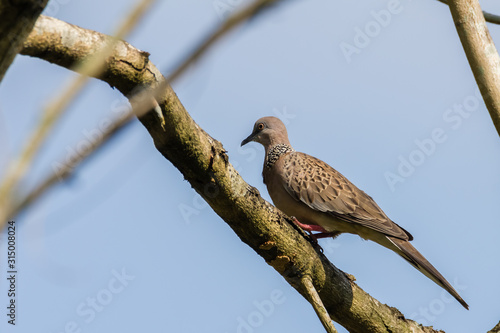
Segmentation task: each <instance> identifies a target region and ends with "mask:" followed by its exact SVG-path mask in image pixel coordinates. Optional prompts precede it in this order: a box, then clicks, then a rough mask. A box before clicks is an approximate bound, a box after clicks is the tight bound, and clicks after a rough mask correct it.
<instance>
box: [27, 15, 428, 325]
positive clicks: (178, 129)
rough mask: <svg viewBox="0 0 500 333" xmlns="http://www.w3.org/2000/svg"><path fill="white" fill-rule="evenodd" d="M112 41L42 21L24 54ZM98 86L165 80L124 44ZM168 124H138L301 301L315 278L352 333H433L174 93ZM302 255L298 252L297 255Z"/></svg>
mask: <svg viewBox="0 0 500 333" xmlns="http://www.w3.org/2000/svg"><path fill="white" fill-rule="evenodd" d="M107 38H108V37H107V36H105V35H102V34H100V33H97V32H94V31H90V30H85V29H82V28H79V27H76V26H73V25H70V24H67V23H64V22H61V21H59V20H56V19H53V18H47V17H41V18H40V20H39V21H38V22H37V24H36V27H35V29H34V30H33V32H32V34H31V35H30V36H29V38H28V39H27V41H26V43H25V48H24V49H23V50H22V53H23V54H26V55H31V56H35V57H39V58H42V59H45V60H48V61H50V62H52V63H55V64H58V65H60V66H64V67H70V66H71V65H72V64H73V63H74V62H75V61H76V60H78V59H80V58H82V57H85V56H87V55H88V54H91V53H93V52H95V50H97V49H98V48H99V47H100V46H101V44H102V43H105V42H106V40H107ZM107 64H108V67H107V69H106V71H105V73H104V74H103V75H101V76H100V79H101V80H103V81H106V82H108V83H109V84H110V85H111V86H113V87H116V88H117V89H119V90H120V91H121V92H122V93H123V94H124V95H126V96H130V95H131V94H133V92H134V89H135V88H136V87H138V86H143V87H144V86H146V87H152V88H153V87H155V86H157V85H158V84H160V83H161V82H164V78H163V76H162V75H161V73H160V72H159V71H158V69H157V68H156V67H155V66H154V65H153V64H151V63H150V62H149V60H148V55H147V53H145V52H142V51H139V50H137V49H135V48H133V47H132V46H131V45H129V44H127V43H125V42H123V43H119V44H118V45H117V47H116V50H115V52H114V54H113V55H112V57H111V58H110V59H109V61H108V63H107ZM157 101H158V104H159V105H160V107H161V109H162V113H163V116H164V118H165V124H164V125H163V126H162V124H161V120H160V118H159V117H158V116H157V115H156V114H155V113H154V112H150V113H148V114H146V115H145V116H143V117H141V119H140V121H141V122H142V123H143V125H144V126H145V127H146V128H147V130H148V131H149V133H150V135H151V136H152V138H153V140H154V143H155V146H156V148H157V149H158V150H159V151H160V153H161V154H163V156H165V157H166V158H167V159H168V160H169V161H170V162H171V163H172V164H173V165H174V166H175V167H176V168H177V169H178V170H179V171H180V172H181V173H182V174H183V176H184V177H185V179H186V180H188V181H189V182H190V184H191V186H192V187H193V188H194V189H195V190H196V191H197V192H198V193H199V194H200V195H201V196H202V197H203V198H204V199H205V200H206V201H207V202H208V203H209V204H210V206H211V207H212V208H213V209H214V211H215V212H216V213H217V214H218V215H219V216H220V217H221V218H222V219H224V221H226V223H228V224H229V226H230V227H231V228H232V229H233V230H234V231H235V233H236V234H237V235H238V237H240V238H241V240H242V241H243V242H245V243H246V244H248V245H249V246H250V247H252V248H253V249H254V250H255V251H256V252H257V253H258V254H259V255H260V256H262V257H263V258H264V259H265V260H266V262H267V263H268V264H269V265H271V266H272V267H274V268H275V269H276V271H278V272H279V273H280V274H281V275H282V276H283V277H284V278H285V279H286V280H287V281H288V283H290V284H291V285H292V286H293V287H294V288H296V289H297V291H299V292H300V293H301V294H302V295H303V296H304V297H306V298H307V296H306V295H305V294H304V291H303V288H302V282H301V277H303V276H306V275H308V276H310V277H311V281H312V283H313V284H314V288H315V289H316V290H318V293H319V296H320V297H321V300H322V302H323V304H324V306H325V308H326V309H327V311H328V313H329V315H330V316H331V318H332V319H333V320H335V321H337V322H338V323H340V324H341V325H343V326H344V327H346V328H347V329H348V330H349V331H351V332H387V331H393V332H435V331H434V330H432V328H429V327H422V326H421V325H419V324H417V323H415V322H414V321H411V320H406V319H405V318H404V316H403V315H402V314H401V313H400V312H399V311H398V310H396V309H394V308H391V307H388V306H386V305H383V304H381V303H380V302H378V301H377V300H376V299H374V298H372V297H371V296H370V295H368V294H367V293H366V292H364V291H363V290H362V289H361V288H359V287H358V286H357V285H356V284H355V283H354V282H352V281H351V280H349V279H348V278H347V277H346V275H345V274H344V273H343V272H342V271H340V270H339V269H337V268H336V267H335V266H333V265H332V264H331V263H330V262H329V261H328V259H327V258H326V257H325V256H324V255H322V254H321V253H318V252H317V251H316V250H315V249H314V248H313V246H311V244H310V242H309V241H308V240H307V239H306V238H305V237H304V235H303V234H301V233H300V232H299V231H298V230H297V229H296V228H295V227H294V225H293V223H290V222H291V220H290V219H289V218H288V217H286V216H285V215H283V213H281V212H280V211H278V210H277V209H276V208H274V207H273V206H272V205H271V204H269V203H268V202H266V201H265V200H263V199H262V198H261V197H260V195H259V193H258V191H257V189H255V188H253V187H252V186H250V185H248V184H247V183H246V182H245V181H244V180H243V179H242V178H241V177H240V175H239V174H238V172H237V171H236V170H235V169H234V168H233V166H232V165H231V164H230V163H229V162H228V156H227V155H226V151H225V150H224V148H223V146H222V144H221V143H220V142H218V141H217V140H215V139H213V138H212V137H211V136H209V135H208V134H207V133H206V132H205V131H203V129H201V128H200V127H199V126H198V125H197V124H196V123H195V122H194V120H193V119H192V118H191V117H190V116H189V114H188V113H187V111H186V110H185V109H184V107H183V106H182V104H181V102H180V101H179V99H178V98H177V96H176V95H175V93H174V92H173V90H172V89H171V88H170V87H167V89H166V91H165V92H164V94H163V95H162V96H161V98H159V99H157ZM298 249H300V250H298Z"/></svg>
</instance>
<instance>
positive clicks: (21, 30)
mask: <svg viewBox="0 0 500 333" xmlns="http://www.w3.org/2000/svg"><path fill="white" fill-rule="evenodd" d="M47 2H48V0H10V1H9V0H0V36H3V37H2V38H0V82H2V80H3V77H4V75H5V72H6V71H7V69H8V68H9V66H10V64H11V63H12V61H14V58H15V56H16V54H17V53H18V52H19V50H21V48H22V47H23V42H24V39H25V38H26V37H27V36H28V34H29V33H30V32H31V29H33V25H34V24H35V22H36V20H37V19H38V16H40V13H41V12H42V10H43V9H44V8H45V6H46V5H47Z"/></svg>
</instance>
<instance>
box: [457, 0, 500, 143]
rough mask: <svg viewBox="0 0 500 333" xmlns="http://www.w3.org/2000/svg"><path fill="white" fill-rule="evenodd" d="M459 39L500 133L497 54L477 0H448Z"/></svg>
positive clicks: (498, 58)
mask: <svg viewBox="0 0 500 333" xmlns="http://www.w3.org/2000/svg"><path fill="white" fill-rule="evenodd" d="M448 2H449V4H448V5H449V7H450V11H451V15H452V17H453V21H454V22H455V27H456V28H457V32H458V35H459V37H460V41H461V42H462V46H463V48H464V50H465V54H466V55H467V59H468V60H469V64H470V67H471V69H472V72H473V73H474V77H475V78H476V82H477V85H478V86H479V90H480V91H481V94H482V96H483V99H484V102H485V103H486V107H487V108H488V111H489V112H490V116H491V119H492V120H493V124H494V125H495V127H496V129H497V132H498V134H499V135H500V57H499V56H498V52H497V49H496V47H495V44H494V43H493V40H492V39H491V36H490V33H489V31H488V27H487V26H486V22H485V20H484V16H483V12H482V11H481V7H480V6H479V3H478V1H477V0H449V1H448Z"/></svg>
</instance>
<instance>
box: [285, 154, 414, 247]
mask: <svg viewBox="0 0 500 333" xmlns="http://www.w3.org/2000/svg"><path fill="white" fill-rule="evenodd" d="M283 158H284V161H283V166H284V167H283V170H282V171H283V174H282V177H283V186H284V187H285V189H286V191H287V192H288V193H289V194H290V195H291V196H292V197H293V198H294V199H296V200H298V201H301V202H303V203H305V204H306V205H308V206H309V207H310V208H312V209H315V210H318V211H321V212H325V213H328V214H331V215H333V216H335V217H337V218H339V219H341V220H343V221H347V222H351V223H357V224H360V225H362V226H364V227H367V228H370V229H373V230H376V231H378V232H381V233H383V234H385V235H388V236H392V237H396V238H400V239H404V240H412V239H413V237H412V236H411V235H410V233H408V232H407V231H406V230H404V229H403V228H401V227H400V226H398V225H397V224H396V223H394V222H393V221H391V220H390V219H389V218H388V217H387V215H385V213H384V212H383V211H382V209H380V207H379V206H378V205H377V204H376V203H375V201H374V200H373V199H372V198H371V197H370V196H369V195H367V194H366V193H365V192H363V191H361V190H360V189H358V188H357V187H356V186H355V185H354V184H352V183H351V182H350V181H349V180H348V179H347V178H345V177H344V176H343V175H342V174H341V173H340V172H338V171H337V170H335V169H334V168H332V167H331V166H329V165H328V164H326V163H325V162H323V161H321V160H319V159H317V158H315V157H312V156H309V155H307V154H304V153H299V152H293V153H289V154H286V155H284V156H283Z"/></svg>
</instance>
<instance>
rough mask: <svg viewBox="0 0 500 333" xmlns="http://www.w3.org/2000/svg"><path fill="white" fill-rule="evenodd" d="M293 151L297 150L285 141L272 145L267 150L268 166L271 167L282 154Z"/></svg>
mask: <svg viewBox="0 0 500 333" xmlns="http://www.w3.org/2000/svg"><path fill="white" fill-rule="evenodd" d="M293 151H295V149H293V148H292V147H290V146H289V145H286V144H284V143H280V144H277V145H275V146H272V147H271V149H269V151H268V152H267V156H266V168H271V167H272V166H273V165H274V163H276V161H277V160H278V159H279V158H280V157H281V156H282V155H284V154H286V153H290V152H293Z"/></svg>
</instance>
